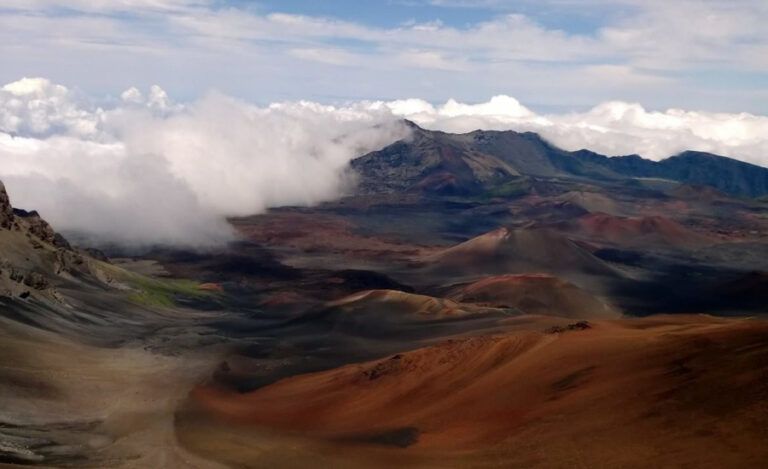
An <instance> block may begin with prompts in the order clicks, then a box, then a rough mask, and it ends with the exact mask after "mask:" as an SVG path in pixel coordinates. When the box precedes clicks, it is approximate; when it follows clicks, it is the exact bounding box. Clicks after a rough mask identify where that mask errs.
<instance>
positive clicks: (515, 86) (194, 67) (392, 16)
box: [0, 0, 768, 114]
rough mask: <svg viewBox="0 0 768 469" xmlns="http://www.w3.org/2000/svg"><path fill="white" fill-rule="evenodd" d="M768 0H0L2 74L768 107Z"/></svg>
mask: <svg viewBox="0 0 768 469" xmlns="http://www.w3.org/2000/svg"><path fill="white" fill-rule="evenodd" d="M766 19H768V2H766V1H764V0H696V1H690V0H516V1H510V0H378V1H353V0H336V1H300V0H263V1H259V0H251V1H249V0H3V1H0V44H2V46H0V51H1V52H2V58H0V82H2V83H8V82H12V81H15V80H18V79H19V78H22V77H37V76H41V77H46V78H48V79H51V80H52V81H54V82H56V83H61V84H64V85H66V86H68V87H70V88H74V89H78V90H82V91H83V92H85V93H88V94H89V95H91V96H98V97H102V98H105V99H107V98H108V97H115V96H117V95H118V94H119V93H120V92H121V91H122V90H124V89H126V88H128V87H130V86H138V87H140V88H141V87H144V88H146V87H149V86H151V85H155V84H157V85H160V86H161V87H163V88H164V89H166V90H169V91H170V92H171V93H172V94H173V95H174V96H175V97H176V98H177V99H181V100H191V99H194V98H197V97H199V96H201V95H202V94H204V93H205V92H207V91H209V90H211V89H215V90H218V91H221V92H223V93H226V94H228V95H231V96H235V97H239V98H242V99H246V100H248V101H251V102H255V103H260V104H267V103H270V102H274V101H285V100H300V99H306V100H313V101H318V102H323V103H339V102H343V101H348V100H361V99H383V100H392V99H401V98H413V97H417V98H421V99H425V100H427V101H430V102H433V103H436V102H444V101H445V100H447V99H449V98H454V99H457V100H461V101H466V102H479V101H485V100H487V99H488V98H490V97H491V96H494V95H498V94H506V95H510V96H514V97H515V98H516V99H518V100H520V101H521V102H523V103H525V104H526V105H527V106H529V107H531V108H532V109H534V110H536V111H540V112H547V111H552V112H553V111H570V110H583V109H586V108H588V107H591V106H593V105H595V104H597V103H599V102H603V101H608V100H617V99H618V100H623V101H630V102H639V103H642V104H643V105H644V106H646V107H648V108H650V109H655V110H664V109H667V108H672V107H675V108H685V109H693V110H706V111H721V112H751V113H758V114H768V89H767V87H766V84H767V83H768V28H765V20H766Z"/></svg>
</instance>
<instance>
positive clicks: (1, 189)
mask: <svg viewBox="0 0 768 469" xmlns="http://www.w3.org/2000/svg"><path fill="white" fill-rule="evenodd" d="M13 219H14V217H13V207H11V201H10V199H9V198H8V193H7V192H6V191H5V185H3V183H2V182H0V228H5V229H11V228H12V227H13Z"/></svg>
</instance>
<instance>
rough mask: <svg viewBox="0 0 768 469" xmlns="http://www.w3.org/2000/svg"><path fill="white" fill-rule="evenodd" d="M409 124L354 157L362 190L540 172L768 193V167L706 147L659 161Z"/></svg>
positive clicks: (527, 136)
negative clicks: (406, 131)
mask: <svg viewBox="0 0 768 469" xmlns="http://www.w3.org/2000/svg"><path fill="white" fill-rule="evenodd" d="M406 125H407V126H408V127H409V128H410V129H411V135H409V136H408V137H407V138H405V139H401V140H398V141H397V142H394V143H392V144H390V145H388V146H386V147H384V148H383V149H381V150H378V151H374V152H370V153H368V154H366V155H362V156H361V157H359V158H356V159H355V160H353V161H352V163H351V167H352V169H353V171H355V172H356V173H357V174H358V175H359V176H360V181H359V191H360V192H362V193H369V194H370V193H391V192H399V191H407V192H422V193H431V194H438V195H470V194H480V193H483V192H488V191H491V190H493V189H494V188H499V187H501V186H504V185H505V184H508V183H511V182H514V181H515V180H517V179H520V178H524V177H537V178H565V179H586V180H592V181H597V182H621V181H628V180H633V179H645V178H653V179H664V180H669V181H673V182H676V183H680V184H694V185H702V186H707V187H711V188H714V189H717V190H718V191H721V192H723V193H725V194H727V195H730V196H736V197H748V198H756V197H761V196H764V195H766V194H768V168H764V167H762V166H757V165H754V164H751V163H746V162H743V161H739V160H736V159H733V158H728V157H725V156H720V155H715V154H712V153H707V152H698V151H684V152H681V153H678V154H677V155H673V156H671V157H669V158H667V159H664V160H661V161H653V160H648V159H645V158H642V157H641V156H639V155H636V154H634V155H626V156H614V157H610V156H605V155H601V154H599V153H596V152H593V151H590V150H586V149H582V150H577V151H572V152H571V151H566V150H563V149H561V148H558V147H557V146H555V145H553V144H552V143H550V142H548V141H547V140H546V139H544V138H543V137H541V136H540V135H539V134H536V133H534V132H516V131H513V130H504V131H496V130H474V131H472V132H468V133H463V134H451V133H447V132H442V131H432V130H427V129H424V128H422V127H419V126H418V125H416V124H415V123H413V122H410V121H406Z"/></svg>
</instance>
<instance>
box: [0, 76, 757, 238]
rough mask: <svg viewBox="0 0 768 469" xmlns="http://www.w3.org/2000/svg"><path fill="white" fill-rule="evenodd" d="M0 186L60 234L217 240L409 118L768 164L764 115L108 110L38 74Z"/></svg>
mask: <svg viewBox="0 0 768 469" xmlns="http://www.w3.org/2000/svg"><path fill="white" fill-rule="evenodd" d="M0 100H1V101H0V126H1V127H0V160H1V161H2V165H0V178H2V179H3V180H4V182H5V183H6V185H7V186H8V189H9V190H10V192H11V196H12V198H13V201H14V203H15V204H16V205H18V206H21V207H25V208H34V209H37V210H39V211H40V212H41V213H42V214H43V216H45V217H46V218H48V219H49V220H50V221H51V222H52V223H53V224H54V225H55V226H56V227H58V228H59V229H63V230H72V231H80V232H84V233H87V234H90V235H92V236H94V237H95V238H96V239H97V240H102V241H111V242H119V243H123V244H147V243H172V244H185V245H193V246H194V245H210V244H216V243H220V242H224V241H226V240H228V239H231V236H232V232H231V228H230V227H229V225H228V224H227V223H226V217H228V216H236V215H247V214H253V213H258V212H262V211H264V210H266V209H267V208H269V207H275V206H281V205H311V204H315V203H318V202H321V201H325V200H330V199H333V198H336V197H339V196H340V195H341V194H343V193H344V192H345V191H348V190H350V189H351V187H352V184H353V183H354V181H353V180H352V179H351V178H352V177H353V176H352V175H350V174H349V172H348V164H349V161H350V160H351V159H353V158H354V157H356V156H358V155H361V154H364V153H366V152H368V151H371V150H374V149H377V148H381V147H383V146H385V145H387V144H389V143H391V142H394V141H395V140H397V139H400V138H404V137H406V136H407V127H406V126H404V125H402V124H401V119H402V118H407V119H410V120H413V121H414V122H416V123H418V124H420V125H422V126H423V127H426V128H431V129H436V130H443V131H449V132H468V131H472V130H475V129H488V130H508V129H510V130H516V131H535V132H539V133H540V134H542V135H543V136H544V137H545V138H546V139H548V140H550V141H551V142H552V143H554V144H555V145H557V146H560V147H562V148H565V149H568V150H577V149H581V148H588V149H590V150H593V151H597V152H600V153H604V154H608V155H623V154H631V153H638V154H641V155H643V156H645V157H649V158H653V159H657V160H658V159H661V158H665V157H668V156H670V155H673V154H676V153H678V152H680V151H683V150H701V151H709V152H713V153H718V154H723V155H726V156H731V157H734V158H738V159H742V160H744V161H749V162H752V163H757V164H761V165H768V117H765V116H758V115H752V114H745V113H742V114H724V113H709V112H695V111H685V110H680V109H669V110H666V111H649V110H647V109H645V108H644V107H642V106H641V105H639V104H635V103H626V102H619V101H615V102H606V103H602V104H599V105H597V106H595V107H594V108H592V109H589V110H587V111H585V112H579V113H567V114H539V113H536V112H534V111H533V110H531V109H529V108H528V107H526V106H524V105H523V104H521V103H520V102H519V101H517V100H516V99H514V98H512V97H509V96H495V97H493V98H491V99H490V100H489V101H487V102H484V103H474V104H467V103H461V102H458V101H455V100H448V101H447V102H445V103H444V104H441V105H435V104H432V103H429V102H427V101H424V100H421V99H405V100H397V101H376V102H371V101H361V102H352V103H347V104H345V105H343V106H328V105H322V104H318V103H314V102H308V101H298V102H283V103H275V104H271V105H269V106H265V107H260V106H255V105H252V104H248V103H245V102H243V101H239V100H236V99H233V98H230V97H227V96H225V95H222V94H218V93H210V94H208V95H207V96H205V97H203V98H202V99H199V100H197V101H194V102H191V103H185V104H179V103H175V102H173V101H172V100H171V99H170V98H169V97H168V95H167V94H166V93H165V91H163V90H162V89H161V88H159V87H154V86H153V87H151V88H149V89H148V90H139V89H137V88H129V89H128V90H126V91H125V92H124V93H122V95H121V99H120V101H119V102H118V103H117V104H115V105H113V106H112V107H110V108H107V109H101V108H98V107H94V106H91V105H90V104H88V102H87V101H85V100H83V99H81V98H80V97H78V96H77V95H76V94H75V93H73V92H72V91H71V90H69V89H67V88H65V87H63V86H60V85H56V84H52V83H50V82H49V81H47V80H42V79H24V80H20V81H18V82H14V83H11V84H8V85H6V86H4V87H3V88H2V90H0Z"/></svg>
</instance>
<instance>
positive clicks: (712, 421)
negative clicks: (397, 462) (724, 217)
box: [193, 315, 768, 468]
mask: <svg viewBox="0 0 768 469" xmlns="http://www.w3.org/2000/svg"><path fill="white" fill-rule="evenodd" d="M591 325H592V327H591V328H588V329H586V330H581V331H570V332H564V333H546V332H532V331H527V332H526V331H520V332H512V333H508V334H506V335H501V336H490V337H474V338H466V339H456V340H450V341H447V342H445V343H442V344H440V345H436V346H431V347H427V348H422V349H418V350H414V351H411V352H405V353H402V354H398V355H395V356H391V357H388V358H385V359H382V360H377V361H372V362H368V363H362V364H354V365H348V366H344V367H341V368H338V369H334V370H330V371H324V372H319V373H312V374H306V375H300V376H295V377H291V378H288V379H284V380H282V381H279V382H277V383H275V384H273V385H269V386H266V387H264V388H261V389H258V390H256V391H253V392H250V393H245V394H238V393H235V392H231V391H226V390H222V389H219V388H217V387H214V386H207V387H199V388H197V389H196V390H195V391H194V392H193V399H194V401H195V402H196V405H197V406H198V407H199V408H200V409H202V412H203V413H204V414H205V415H207V416H209V417H213V418H214V420H213V421H214V422H219V423H217V424H214V426H215V425H230V426H231V425H234V426H236V427H238V428H241V429H245V428H269V429H271V430H273V431H282V432H286V433H289V434H293V435H296V434H300V435H303V436H304V437H308V438H313V439H316V440H322V441H326V442H333V443H334V444H336V445H340V446H343V447H349V446H350V445H351V446H355V447H358V448H377V449H376V451H381V445H390V447H388V448H387V451H390V452H393V453H397V454H405V455H419V457H427V458H428V459H429V461H431V463H432V465H429V467H446V466H455V467H537V466H538V467H573V466H574V465H577V466H582V467H638V468H639V467H764V466H761V464H763V463H764V462H765V461H766V460H768V323H766V322H763V321H757V320H737V319H716V318H712V317H708V316H693V315H692V316H684V317H683V316H675V317H650V318H646V319H623V320H604V321H597V322H593V323H592V324H591ZM387 435H390V436H391V435H399V439H397V438H396V439H395V442H394V443H393V442H392V441H391V440H387V438H386V437H385V436H387ZM210 437H211V438H213V439H214V440H215V438H216V437H215V435H210ZM392 438H394V437H392ZM377 444H378V445H379V446H378V447H376V445H377ZM213 447H214V448H215V445H214V446H213ZM398 447H400V448H398ZM402 447H405V448H404V449H403V448H402ZM371 451H373V449H371ZM398 452H399V453H398ZM422 461H423V459H422ZM363 465H365V464H363Z"/></svg>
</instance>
